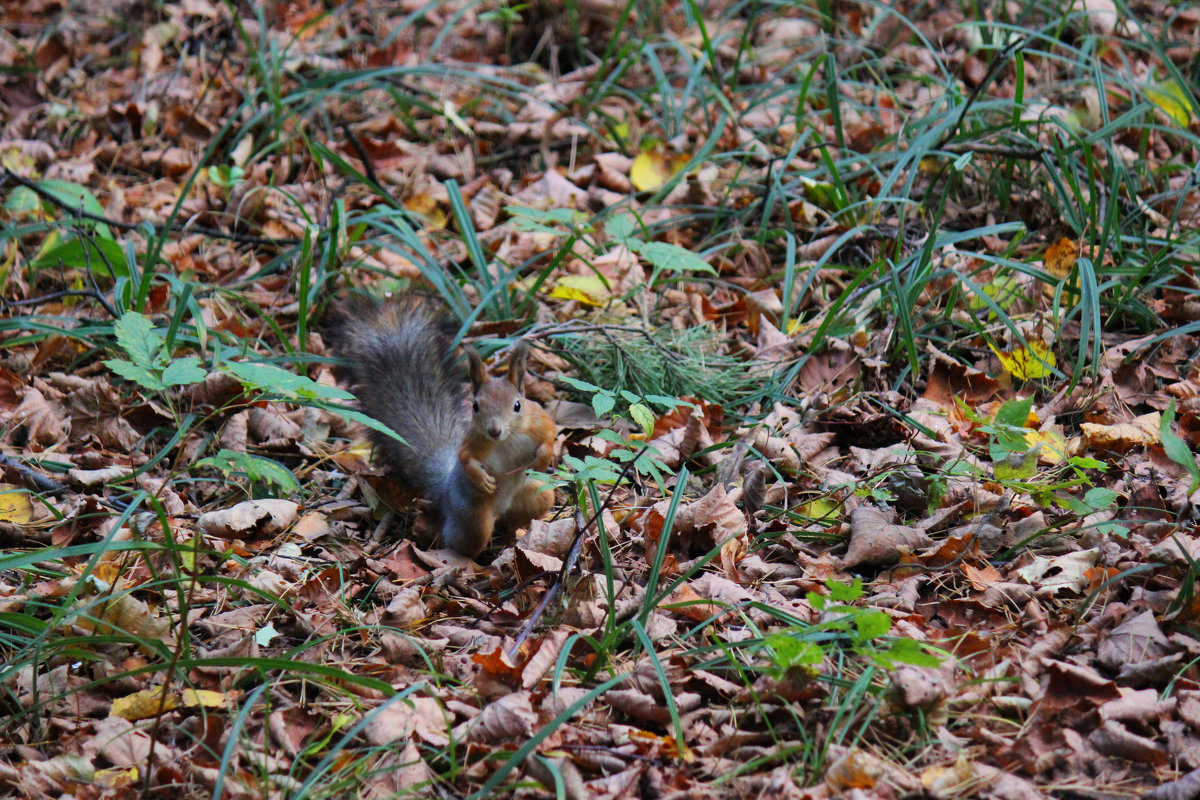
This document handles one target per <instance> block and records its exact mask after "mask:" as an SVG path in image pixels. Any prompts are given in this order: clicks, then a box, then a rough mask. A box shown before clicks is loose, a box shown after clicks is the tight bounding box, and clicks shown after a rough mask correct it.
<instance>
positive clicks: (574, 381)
mask: <svg viewBox="0 0 1200 800" xmlns="http://www.w3.org/2000/svg"><path fill="white" fill-rule="evenodd" d="M558 380H560V381H562V382H563V383H565V384H566V385H567V386H570V387H571V388H572V389H578V390H579V391H581V392H599V391H602V390H601V388H600V387H599V386H596V385H595V384H591V383H588V382H587V381H581V380H579V379H578V378H572V377H570V376H569V375H560V376H558Z"/></svg>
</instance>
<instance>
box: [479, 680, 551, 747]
mask: <svg viewBox="0 0 1200 800" xmlns="http://www.w3.org/2000/svg"><path fill="white" fill-rule="evenodd" d="M537 719H538V717H537V712H535V711H534V710H533V702H532V700H531V695H530V693H529V692H527V691H522V692H513V693H512V694H510V695H507V696H505V697H501V698H499V699H496V700H493V701H492V702H490V703H488V704H487V705H486V706H484V707H483V711H482V712H480V714H479V716H478V717H476V718H475V719H473V720H471V724H470V732H469V734H468V735H469V737H470V739H471V741H476V742H505V741H512V740H523V739H528V738H529V737H530V736H532V735H533V728H534V726H535V725H536V724H537Z"/></svg>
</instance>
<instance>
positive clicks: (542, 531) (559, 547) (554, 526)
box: [517, 511, 617, 558]
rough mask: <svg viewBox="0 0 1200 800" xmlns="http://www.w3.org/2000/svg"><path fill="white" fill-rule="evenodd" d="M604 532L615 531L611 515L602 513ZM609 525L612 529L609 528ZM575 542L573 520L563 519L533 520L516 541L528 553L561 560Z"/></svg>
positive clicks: (572, 518)
mask: <svg viewBox="0 0 1200 800" xmlns="http://www.w3.org/2000/svg"><path fill="white" fill-rule="evenodd" d="M604 514H605V516H606V520H605V528H606V530H610V531H615V530H616V529H617V527H616V522H615V521H614V520H613V518H612V514H611V513H610V512H608V511H605V512H604ZM610 524H611V526H612V527H609V525H610ZM574 541H575V518H574V517H573V516H572V517H563V518H562V519H556V520H553V521H551V522H547V521H545V520H540V519H535V520H533V522H531V523H529V532H528V533H526V534H525V535H524V536H522V537H521V538H520V539H518V540H517V547H518V548H519V549H521V550H525V551H528V552H530V553H542V554H545V555H549V556H554V557H556V558H562V557H563V556H565V555H566V554H567V551H568V550H570V549H571V543H572V542H574Z"/></svg>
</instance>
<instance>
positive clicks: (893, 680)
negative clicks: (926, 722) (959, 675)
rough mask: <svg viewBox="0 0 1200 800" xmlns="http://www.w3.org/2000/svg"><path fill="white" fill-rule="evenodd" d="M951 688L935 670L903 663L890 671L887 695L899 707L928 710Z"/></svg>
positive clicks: (944, 697)
mask: <svg viewBox="0 0 1200 800" xmlns="http://www.w3.org/2000/svg"><path fill="white" fill-rule="evenodd" d="M952 690H953V687H951V686H948V685H947V682H946V678H945V676H944V675H942V674H941V673H940V672H938V671H937V670H933V669H928V668H922V667H914V666H909V665H907V664H905V665H901V666H899V667H897V668H896V669H895V670H893V671H892V673H891V676H890V686H889V687H888V697H889V698H890V699H891V700H892V702H893V703H895V704H896V705H897V706H899V707H900V708H904V709H922V710H924V711H929V710H931V709H933V708H934V707H936V706H938V705H940V704H941V703H942V701H943V700H945V699H946V697H947V695H948V694H950V693H951V691H952Z"/></svg>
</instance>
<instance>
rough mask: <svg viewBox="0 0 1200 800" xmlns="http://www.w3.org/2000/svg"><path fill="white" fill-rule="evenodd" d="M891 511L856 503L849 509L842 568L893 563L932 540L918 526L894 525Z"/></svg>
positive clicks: (925, 545) (926, 545) (927, 544)
mask: <svg viewBox="0 0 1200 800" xmlns="http://www.w3.org/2000/svg"><path fill="white" fill-rule="evenodd" d="M894 518H895V515H894V514H891V513H888V512H885V511H881V510H880V509H878V508H874V507H873V506H859V507H858V508H856V509H854V510H853V511H852V512H850V546H849V548H847V550H846V555H845V556H843V557H842V567H843V568H844V569H853V568H854V567H857V566H864V565H865V566H879V565H883V564H894V563H896V562H897V561H899V560H900V557H901V556H903V555H906V554H910V553H912V552H913V551H914V550H917V549H919V548H922V547H928V546H929V545H930V543H931V541H932V540H931V539H930V538H929V535H928V534H926V533H925V531H923V530H920V529H919V528H913V527H910V526H908V525H896V524H894V523H893V522H892V520H893V519H894Z"/></svg>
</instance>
